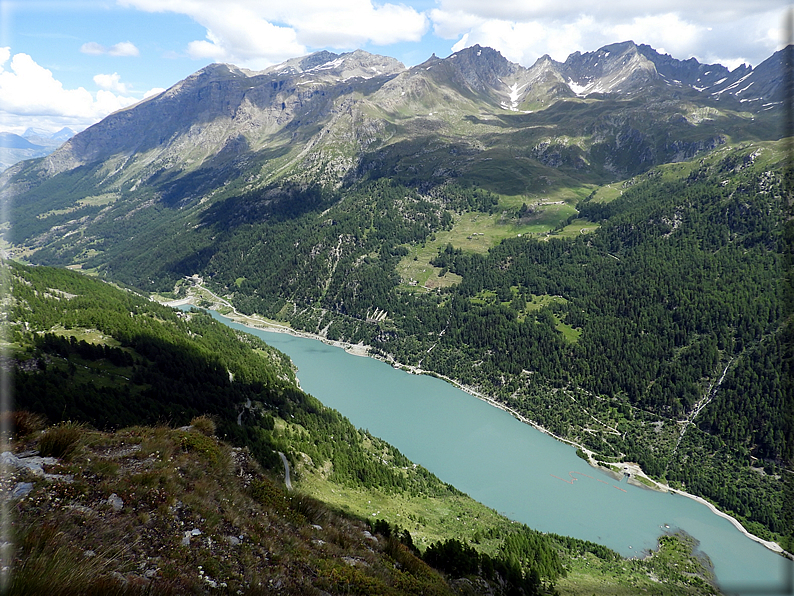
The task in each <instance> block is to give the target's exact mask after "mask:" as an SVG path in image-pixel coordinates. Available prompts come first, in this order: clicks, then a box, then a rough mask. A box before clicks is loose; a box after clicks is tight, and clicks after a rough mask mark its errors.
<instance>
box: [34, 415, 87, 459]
mask: <svg viewBox="0 0 794 596" xmlns="http://www.w3.org/2000/svg"><path fill="white" fill-rule="evenodd" d="M84 432H85V425H84V424H78V423H76V422H71V421H70V422H61V423H60V424H58V425H57V426H52V427H50V428H48V429H47V430H46V431H45V432H44V434H42V435H41V437H40V438H39V453H41V455H43V456H44V457H58V458H64V459H68V458H69V457H70V456H71V455H72V454H73V453H74V450H75V449H76V448H77V445H78V443H79V442H80V438H81V437H82V436H83V433H84Z"/></svg>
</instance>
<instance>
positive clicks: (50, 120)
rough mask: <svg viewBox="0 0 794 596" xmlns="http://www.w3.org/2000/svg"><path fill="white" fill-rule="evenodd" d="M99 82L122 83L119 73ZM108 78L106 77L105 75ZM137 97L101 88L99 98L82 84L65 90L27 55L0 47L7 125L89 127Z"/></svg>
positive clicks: (1, 107) (0, 96)
mask: <svg viewBox="0 0 794 596" xmlns="http://www.w3.org/2000/svg"><path fill="white" fill-rule="evenodd" d="M98 77H100V78H99V81H97V84H100V82H102V83H107V84H108V85H109V87H110V88H113V87H114V85H115V86H116V87H117V89H116V90H118V86H119V85H121V83H120V82H119V77H118V75H117V74H115V73H114V74H113V75H98ZM105 77H107V78H105ZM137 101H138V100H137V99H135V98H133V97H127V96H124V95H118V94H116V93H114V92H113V91H111V90H108V89H101V90H99V91H98V92H97V93H96V97H95V96H94V95H92V94H91V93H90V92H89V91H88V90H86V89H85V88H83V87H78V88H77V89H65V88H64V86H63V84H62V83H61V82H60V81H58V80H57V79H55V77H53V75H52V72H50V71H49V70H47V69H46V68H43V67H42V66H40V65H39V64H37V63H36V62H35V61H34V60H33V58H31V57H30V56H29V55H27V54H22V53H20V54H14V55H13V57H12V55H11V49H10V48H0V118H2V120H3V123H4V125H7V126H8V127H18V126H22V123H25V124H26V126H36V125H38V126H42V127H44V128H51V129H58V128H61V127H63V126H71V127H72V128H75V129H79V128H85V127H86V126H90V125H91V124H93V123H95V122H97V121H98V120H100V119H102V118H104V117H105V116H107V115H108V114H110V113H111V112H115V111H116V110H119V109H121V108H124V107H127V106H129V105H132V104H133V103H135V102H137Z"/></svg>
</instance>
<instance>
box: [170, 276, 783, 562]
mask: <svg viewBox="0 0 794 596" xmlns="http://www.w3.org/2000/svg"><path fill="white" fill-rule="evenodd" d="M193 288H194V289H199V290H202V291H204V292H207V293H208V294H210V296H212V298H213V299H214V302H215V304H213V305H212V308H213V309H214V310H216V311H217V306H218V305H220V306H221V307H222V308H227V309H230V310H231V313H227V314H223V313H220V314H222V315H223V316H225V317H227V318H229V319H231V320H232V321H234V322H235V323H239V324H241V325H244V326H246V327H250V328H252V329H257V330H260V331H267V332H271V333H287V334H289V335H293V336H295V337H302V338H306V339H314V340H318V341H321V342H323V343H324V344H327V345H330V346H334V347H337V348H341V349H343V350H345V351H346V352H348V353H349V354H352V355H355V356H363V357H370V358H373V359H375V360H380V361H381V362H385V363H386V364H389V365H390V366H392V367H394V368H398V369H401V370H404V371H405V372H408V373H411V374H415V375H428V376H434V377H436V378H439V379H441V380H443V381H446V382H447V383H450V384H451V385H453V386H454V387H456V388H457V389H460V390H461V391H464V392H465V393H468V394H469V395H471V396H473V397H476V398H477V399H480V400H482V401H485V402H486V403H488V404H489V405H491V406H493V407H496V408H499V409H500V410H503V411H505V412H508V413H509V414H510V415H511V416H513V417H514V418H516V419H517V420H519V421H520V422H523V423H525V424H527V425H529V426H531V427H532V428H534V429H535V430H537V431H539V432H541V433H543V434H546V435H548V436H550V437H552V438H554V439H556V440H557V441H560V442H562V443H565V444H566V445H570V446H572V447H575V448H577V449H580V450H581V451H582V452H583V453H584V454H585V455H586V456H587V462H588V464H589V465H590V466H592V467H594V468H598V469H600V470H607V471H610V472H612V473H614V474H620V472H615V471H614V470H612V469H610V468H604V467H603V466H601V465H599V464H598V463H597V462H596V460H595V458H594V452H593V451H591V450H589V449H587V448H586V447H584V446H582V445H579V444H577V443H575V442H574V441H571V440H569V439H565V438H563V437H560V436H558V435H556V434H554V433H553V432H551V431H550V430H548V429H546V428H544V427H542V426H540V425H539V424H537V423H536V422H534V421H532V420H530V419H528V418H526V417H524V416H523V415H521V414H520V413H519V412H517V411H516V410H514V409H512V408H510V407H509V406H507V405H505V404H503V403H501V402H499V401H497V400H495V399H494V398H492V397H490V396H487V395H485V394H483V393H480V392H479V391H477V390H476V389H474V388H473V387H469V386H467V385H464V384H462V383H460V382H458V381H456V380H454V379H451V378H449V377H447V376H445V375H441V374H438V373H436V372H433V371H428V370H425V369H422V368H421V367H416V366H411V365H406V364H402V363H400V362H398V361H397V360H395V359H394V358H390V359H387V358H384V357H383V356H381V355H379V354H375V353H373V352H372V351H371V350H370V349H369V346H367V345H365V344H363V343H359V344H351V343H349V342H344V341H339V340H332V339H328V338H327V337H324V336H322V335H318V334H316V333H309V332H306V331H299V330H296V329H293V328H292V327H290V326H288V325H284V324H281V323H277V322H275V321H271V320H268V319H265V318H263V317H259V316H256V315H246V314H243V313H241V312H239V311H238V310H237V309H236V308H234V306H232V304H231V303H229V302H228V301H227V300H226V299H224V298H221V297H220V296H218V295H217V294H215V293H214V292H212V291H211V290H208V289H207V288H205V287H204V286H200V285H199V286H193ZM200 298H201V297H200V296H196V295H195V294H192V295H188V297H187V298H183V299H179V300H173V301H169V302H165V304H166V305H167V306H173V307H176V306H184V305H188V304H190V305H191V306H195V307H196V308H202V307H201V306H199V305H198V304H196V302H197V301H198V300H199V299H200ZM614 465H616V466H619V467H621V468H622V470H623V475H628V476H629V482H630V483H631V484H632V485H634V486H639V487H642V488H646V489H648V490H655V491H659V492H668V493H672V494H678V495H681V496H684V497H687V498H689V499H692V500H694V501H696V502H698V503H700V504H702V505H705V506H706V507H708V509H709V510H710V511H711V512H712V513H714V514H715V515H717V516H719V517H722V518H724V519H726V520H728V521H729V522H730V523H731V524H732V525H733V526H734V527H735V528H736V529H737V530H738V531H739V532H741V533H742V534H743V535H744V536H746V537H747V538H749V539H750V540H753V541H754V542H757V543H759V544H761V545H762V546H764V547H766V548H767V549H769V550H770V551H772V552H774V553H777V554H779V555H781V556H783V557H786V558H788V559H791V560H794V555H792V554H791V553H788V552H787V551H785V550H784V549H783V548H782V547H781V546H780V545H779V544H777V543H776V542H772V541H769V540H764V539H763V538H760V537H759V536H756V535H755V534H752V533H750V532H749V531H748V530H747V529H746V528H745V527H744V526H743V525H742V524H741V522H739V520H737V519H736V518H734V517H733V516H731V515H729V514H727V513H725V512H723V511H720V510H719V509H718V508H717V507H716V506H714V505H713V504H712V503H710V502H709V501H707V500H706V499H704V498H702V497H699V496H697V495H693V494H691V493H688V492H686V491H682V490H678V489H674V488H672V487H670V486H669V485H667V484H661V483H659V482H657V481H655V480H653V479H652V478H649V477H648V476H647V475H646V474H645V472H644V471H643V470H642V468H641V467H640V465H639V464H637V463H635V462H620V463H616V464H614ZM636 478H642V479H643V480H644V481H645V482H641V481H639V480H636ZM648 483H650V485H649V484H648Z"/></svg>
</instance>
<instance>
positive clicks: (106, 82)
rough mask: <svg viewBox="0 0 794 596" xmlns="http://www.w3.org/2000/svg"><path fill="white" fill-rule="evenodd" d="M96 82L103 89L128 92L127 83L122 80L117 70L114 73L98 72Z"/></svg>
mask: <svg viewBox="0 0 794 596" xmlns="http://www.w3.org/2000/svg"><path fill="white" fill-rule="evenodd" d="M94 82H95V83H96V84H97V85H98V86H99V87H102V89H110V90H112V91H118V92H119V93H126V92H127V85H126V84H125V83H122V82H121V76H120V75H119V73H117V72H114V73H113V74H98V75H96V76H95V77H94Z"/></svg>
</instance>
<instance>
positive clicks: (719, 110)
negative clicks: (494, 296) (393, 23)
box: [4, 42, 785, 188]
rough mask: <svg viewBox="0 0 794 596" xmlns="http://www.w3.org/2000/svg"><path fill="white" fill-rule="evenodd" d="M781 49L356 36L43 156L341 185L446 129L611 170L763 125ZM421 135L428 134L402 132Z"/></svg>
mask: <svg viewBox="0 0 794 596" xmlns="http://www.w3.org/2000/svg"><path fill="white" fill-rule="evenodd" d="M784 59H785V51H784V50H781V51H780V52H777V53H776V54H774V55H773V56H771V57H770V58H769V59H767V60H766V61H764V62H763V63H762V64H760V65H759V66H758V67H756V68H754V69H751V68H749V67H747V66H742V67H739V68H737V69H735V70H733V71H729V70H728V69H727V68H725V67H724V66H721V65H705V64H700V63H699V62H698V61H697V60H695V59H694V58H691V59H689V60H686V61H680V60H676V59H674V58H672V57H670V56H669V55H662V54H659V53H658V52H656V51H655V50H653V49H652V48H650V47H649V46H647V45H636V44H634V43H633V42H623V43H618V44H612V45H608V46H605V47H603V48H601V49H600V50H598V51H596V52H588V53H585V54H580V53H578V52H577V53H574V54H572V55H571V56H569V57H568V59H567V60H566V61H565V62H562V63H561V62H556V61H554V60H552V59H551V58H550V57H548V56H543V57H542V58H540V59H538V60H537V62H536V63H535V64H534V65H533V66H531V67H530V68H524V67H522V66H520V65H518V64H515V63H512V62H509V61H508V60H506V59H505V58H504V57H503V56H501V54H499V53H498V52H496V51H495V50H492V49H490V48H482V47H479V46H473V47H470V48H466V49H465V50H462V51H460V52H456V53H455V54H452V55H451V56H449V57H447V58H444V59H441V58H437V57H435V56H433V57H431V58H430V59H429V60H427V61H426V62H424V63H422V64H419V65H417V66H414V67H412V68H405V67H404V66H403V65H402V64H401V63H399V62H398V61H396V60H394V59H392V58H387V57H382V56H375V55H372V54H368V53H366V52H363V51H360V50H359V51H355V52H351V53H347V54H341V55H338V54H332V53H330V52H318V53H315V54H312V55H310V56H307V57H304V58H297V59H293V60H289V61H287V62H285V63H283V64H280V65H278V66H273V67H271V68H269V69H267V70H265V71H261V72H251V71H247V70H244V69H240V68H237V67H235V66H232V65H226V64H213V65H210V66H208V67H206V68H203V69H201V70H200V71H198V72H196V73H195V74H194V75H191V76H190V77H188V78H187V79H185V80H184V81H181V82H179V83H177V84H176V85H174V86H173V87H171V88H170V89H168V90H167V91H165V92H163V93H161V94H160V95H158V96H155V97H152V98H149V99H147V100H144V101H143V102H140V103H139V104H136V105H135V106H133V107H131V108H128V109H124V110H121V111H119V112H116V113H115V114H112V115H111V116H109V117H107V118H105V119H104V120H103V121H102V122H100V123H98V124H96V125H94V126H92V127H90V128H89V129H88V130H86V131H84V132H83V133H81V134H79V135H77V136H75V137H74V138H73V139H71V140H70V141H69V142H67V143H66V144H65V145H64V146H63V147H61V148H60V149H59V150H58V151H57V152H55V154H53V155H52V156H50V157H49V158H48V159H47V160H45V162H44V163H42V164H41V165H40V166H38V168H39V169H42V171H43V172H45V175H46V176H48V177H49V176H52V175H55V174H58V173H61V172H65V171H69V170H72V169H74V168H75V167H78V166H90V165H92V164H96V163H99V162H106V161H108V160H110V162H112V163H113V164H114V166H113V167H114V169H116V168H120V169H119V171H118V175H115V176H114V178H115V179H116V180H117V182H116V183H115V186H118V187H119V188H124V187H125V186H126V188H131V187H133V186H136V187H140V185H141V184H147V183H151V184H153V185H154V186H161V185H162V184H163V182H166V181H173V182H175V181H177V180H178V179H180V178H184V177H185V176H187V175H188V174H191V173H194V172H196V171H198V170H201V171H204V172H206V173H207V174H208V175H209V176H211V177H212V178H213V179H215V180H218V181H220V180H223V181H224V182H228V181H229V180H231V179H234V178H235V177H236V176H237V175H238V174H240V173H242V172H243V171H247V170H248V169H249V167H250V166H253V167H254V168H255V169H256V170H258V171H257V172H256V174H255V180H254V181H252V182H253V184H252V186H257V185H262V184H268V183H270V182H272V181H273V180H276V179H279V178H284V177H290V176H291V177H296V178H301V177H306V176H307V175H311V176H312V177H313V179H317V178H318V177H319V178H320V179H321V180H323V181H324V182H329V183H334V184H339V183H342V182H343V181H344V180H346V179H350V178H351V177H356V176H360V175H361V174H362V172H361V169H362V168H378V167H380V166H381V165H386V163H388V164H389V165H396V164H392V163H391V162H392V161H394V162H407V161H411V160H412V159H411V158H412V157H413V158H415V157H416V155H417V153H419V154H424V153H427V152H433V151H434V150H435V148H436V146H437V145H438V142H439V141H441V140H442V139H443V140H444V141H446V142H445V143H444V144H445V145H448V146H451V145H456V146H457V149H456V150H457V151H459V152H460V153H461V159H459V160H456V163H455V164H454V169H463V170H464V171H465V170H466V169H467V165H468V164H472V162H474V163H477V162H478V161H479V160H480V159H481V158H482V153H483V152H487V151H488V150H492V149H494V147H495V146H497V145H503V144H505V143H507V144H509V145H516V146H520V147H521V148H522V149H524V150H528V151H529V152H530V153H532V155H530V158H534V159H536V160H539V161H540V162H541V163H544V162H545V163H547V164H548V163H552V164H554V165H557V164H558V162H559V165H565V166H568V167H569V168H573V169H575V170H577V171H579V170H584V171H585V172H587V173H588V174H590V175H595V176H599V175H600V176H601V177H604V178H615V177H621V176H626V175H629V174H633V173H637V172H639V171H642V170H644V169H647V168H648V167H650V166H651V165H653V164H655V163H664V162H667V161H675V160H680V159H684V158H687V157H691V156H692V155H693V154H694V153H696V152H697V151H699V150H702V149H704V148H711V147H713V146H715V145H717V144H720V143H722V142H724V140H725V138H726V136H728V135H731V136H742V137H748V136H753V135H755V136H760V137H766V138H769V137H773V136H774V135H775V134H776V132H779V126H778V122H777V121H776V119H775V118H770V116H772V115H773V114H779V113H780V111H781V110H782V101H783V77H782V69H781V65H782V63H783V61H784ZM750 129H752V133H751V132H750ZM737 133H738V135H737ZM430 135H432V136H433V137H435V141H436V142H435V143H431V142H428V143H423V145H424V146H422V147H421V148H416V147H413V146H412V145H413V142H414V141H423V140H427V138H428V136H430ZM427 145H429V146H427ZM447 149H448V148H447ZM447 149H444V151H446V150H447ZM566 149H567V151H566ZM604 150H606V151H604ZM533 152H534V153H533ZM478 158H479V159H478ZM122 164H123V165H122ZM254 164H256V165H254ZM21 167H22V166H20V168H21ZM17 171H19V170H18V169H15V170H13V171H12V172H8V173H7V174H6V176H5V177H4V178H5V179H8V177H9V176H13V174H14V173H15V172H17ZM108 182H109V181H108Z"/></svg>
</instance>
